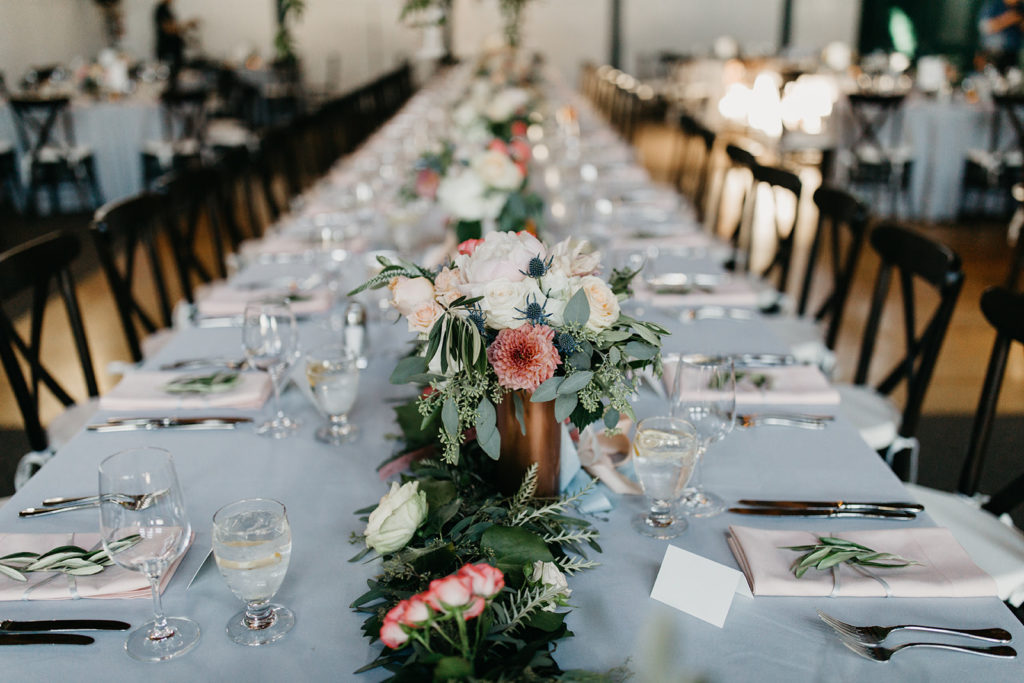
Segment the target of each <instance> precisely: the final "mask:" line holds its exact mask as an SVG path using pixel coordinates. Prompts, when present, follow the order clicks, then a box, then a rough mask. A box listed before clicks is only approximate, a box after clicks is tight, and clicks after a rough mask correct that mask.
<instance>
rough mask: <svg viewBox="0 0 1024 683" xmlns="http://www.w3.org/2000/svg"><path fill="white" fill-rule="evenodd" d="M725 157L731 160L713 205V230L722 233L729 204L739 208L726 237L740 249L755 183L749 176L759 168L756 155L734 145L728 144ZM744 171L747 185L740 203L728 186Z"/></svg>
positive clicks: (727, 227)
mask: <svg viewBox="0 0 1024 683" xmlns="http://www.w3.org/2000/svg"><path fill="white" fill-rule="evenodd" d="M725 155H726V157H727V158H728V159H729V163H728V164H727V165H726V166H725V167H724V168H723V169H722V172H721V174H720V175H721V178H720V182H719V184H718V196H717V198H716V200H715V202H714V203H713V206H714V207H715V215H714V217H713V218H712V219H711V221H710V224H711V230H712V232H715V233H716V234H717V233H719V232H720V230H721V227H720V226H719V223H720V222H721V221H722V220H723V219H722V215H723V210H722V209H723V208H724V207H725V206H726V205H727V204H728V205H732V206H739V207H741V209H740V215H739V217H738V218H737V219H736V222H735V223H734V224H730V225H726V234H725V236H726V237H727V238H728V239H729V241H730V242H732V244H733V247H734V248H738V247H739V241H740V233H741V232H742V230H743V225H744V224H745V222H746V217H747V214H748V213H749V211H748V209H749V208H750V204H749V202H748V198H749V196H750V187H751V184H752V183H753V177H752V176H750V175H749V173H750V171H751V169H752V168H753V167H754V166H757V159H755V158H754V155H753V154H751V153H750V152H748V151H747V150H745V149H743V148H742V147H740V146H738V145H734V144H731V143H730V144H728V145H726V146H725ZM737 170H742V171H743V172H744V177H745V184H744V185H743V186H742V187H741V188H740V190H741V194H740V197H739V201H735V198H734V197H731V196H730V195H729V194H728V193H727V191H726V189H727V188H726V184H727V181H728V180H729V177H730V176H731V175H735V173H734V171H737Z"/></svg>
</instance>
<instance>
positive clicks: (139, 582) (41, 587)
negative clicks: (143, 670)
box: [0, 533, 195, 601]
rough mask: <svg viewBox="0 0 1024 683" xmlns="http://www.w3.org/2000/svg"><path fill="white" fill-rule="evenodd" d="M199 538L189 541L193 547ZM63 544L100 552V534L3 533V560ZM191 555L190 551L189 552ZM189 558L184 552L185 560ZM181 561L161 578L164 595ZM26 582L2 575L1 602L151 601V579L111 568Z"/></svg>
mask: <svg viewBox="0 0 1024 683" xmlns="http://www.w3.org/2000/svg"><path fill="white" fill-rule="evenodd" d="M194 538H195V534H193V536H192V538H189V541H188V543H189V546H191V545H192V541H193V539H194ZM62 545H77V546H78V547H80V548H85V549H86V550H92V549H97V550H98V549H99V548H101V547H102V546H101V545H100V535H99V534H96V533H66V534H3V533H0V557H3V556H4V555H8V554H11V553H18V552H33V553H45V552H47V551H49V550H53V549H54V548H56V547H58V546H62ZM186 552H187V551H186ZM183 557H185V553H182V555H181V558H183ZM181 558H178V561H177V562H175V563H174V564H172V565H171V566H170V567H169V568H168V569H167V571H166V572H164V575H163V576H162V577H161V578H160V592H161V593H162V592H163V590H164V588H166V587H167V584H168V583H169V582H170V580H171V577H172V576H173V575H174V570H175V569H177V568H178V563H179V562H181ZM27 576H28V581H26V582H24V583H22V582H21V581H15V580H14V579H12V578H10V577H8V576H5V575H4V574H0V601H7V600H78V599H82V598H89V599H98V600H113V599H123V598H148V597H149V596H150V595H151V593H150V588H149V580H148V579H147V578H146V577H145V575H144V574H143V573H142V572H136V571H132V570H130V569H125V568H124V567H119V566H118V565H116V564H113V565H110V566H109V567H107V568H105V569H104V570H103V571H102V572H100V573H99V574H93V575H92V576H69V575H66V574H60V573H57V572H30V573H29V574H28V575H27Z"/></svg>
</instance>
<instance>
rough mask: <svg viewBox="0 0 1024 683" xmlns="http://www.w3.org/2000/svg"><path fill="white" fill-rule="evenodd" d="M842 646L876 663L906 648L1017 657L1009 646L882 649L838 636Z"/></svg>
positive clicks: (925, 645) (908, 644) (887, 659)
mask: <svg viewBox="0 0 1024 683" xmlns="http://www.w3.org/2000/svg"><path fill="white" fill-rule="evenodd" d="M840 640H841V641H842V643H843V645H845V646H846V647H848V648H849V649H851V650H853V651H854V652H856V653H857V654H859V655H860V656H861V657H864V658H865V659H872V660H874V661H876V662H888V661H889V659H890V658H891V657H892V656H893V655H894V654H896V653H897V652H899V651H900V650H903V649H906V648H908V647H934V648H936V649H939V650H953V651H955V652H969V653H970V654H974V655H982V656H983V657H1001V658H1006V659H1012V658H1014V657H1016V656H1017V651H1016V650H1014V649H1013V648H1012V647H1010V646H1009V645H996V646H995V647H968V646H966V645H950V644H949V643H904V644H903V645H897V646H896V647H882V646H880V645H874V646H872V645H864V644H863V643H858V642H856V641H853V640H849V639H847V638H845V637H843V636H840Z"/></svg>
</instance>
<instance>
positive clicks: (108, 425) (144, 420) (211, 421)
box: [85, 417, 252, 432]
mask: <svg viewBox="0 0 1024 683" xmlns="http://www.w3.org/2000/svg"><path fill="white" fill-rule="evenodd" d="M249 422H252V418H250V417H112V418H108V419H107V421H106V422H103V423H100V424H91V425H86V427H85V428H86V429H87V430H88V431H90V432H133V431H139V430H156V429H186V430H206V429H234V428H235V427H237V426H238V425H240V424H246V423H249Z"/></svg>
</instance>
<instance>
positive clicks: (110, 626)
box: [0, 619, 132, 633]
mask: <svg viewBox="0 0 1024 683" xmlns="http://www.w3.org/2000/svg"><path fill="white" fill-rule="evenodd" d="M131 627H132V626H131V624H129V623H127V622H124V621H112V620H110V619H48V620H45V621H13V620H11V619H0V633H11V632H16V633H34V632H39V631H48V632H52V631H127V630H128V629H130V628H131Z"/></svg>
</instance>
